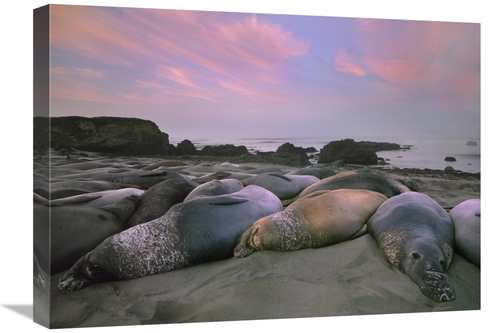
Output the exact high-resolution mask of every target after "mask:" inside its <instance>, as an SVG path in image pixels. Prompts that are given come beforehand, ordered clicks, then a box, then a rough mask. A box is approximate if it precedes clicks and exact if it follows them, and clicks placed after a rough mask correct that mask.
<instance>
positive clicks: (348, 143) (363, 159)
mask: <svg viewBox="0 0 500 333" xmlns="http://www.w3.org/2000/svg"><path fill="white" fill-rule="evenodd" d="M398 147H399V146H398ZM376 151H377V150H376V148H375V145H373V144H371V143H370V144H366V143H363V142H355V141H354V140H352V139H345V140H340V141H332V142H330V143H328V144H327V145H325V146H324V147H323V148H322V149H321V150H320V153H319V160H318V163H331V162H334V161H337V160H341V161H342V162H344V163H347V164H361V165H373V164H377V162H378V156H377V154H376Z"/></svg>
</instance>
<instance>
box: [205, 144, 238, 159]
mask: <svg viewBox="0 0 500 333" xmlns="http://www.w3.org/2000/svg"><path fill="white" fill-rule="evenodd" d="M245 154H248V149H247V147H245V146H235V145H233V144H225V145H218V146H205V147H203V148H202V149H201V151H200V152H199V155H203V156H242V155H245Z"/></svg>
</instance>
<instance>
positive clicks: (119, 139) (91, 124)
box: [33, 116, 176, 156]
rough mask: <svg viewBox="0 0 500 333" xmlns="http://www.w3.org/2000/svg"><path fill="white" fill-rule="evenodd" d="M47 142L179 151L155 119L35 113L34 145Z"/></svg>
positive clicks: (138, 151) (104, 149)
mask: <svg viewBox="0 0 500 333" xmlns="http://www.w3.org/2000/svg"><path fill="white" fill-rule="evenodd" d="M49 123H50V125H49ZM49 134H50V142H49V141H48V139H47V138H48V137H49ZM47 144H48V145H49V147H50V148H54V149H65V150H70V149H77V150H84V151H89V152H99V153H107V154H120V155H129V156H130V155H176V150H175V147H174V146H173V145H171V144H170V143H169V140H168V134H166V133H163V132H161V131H160V129H159V128H158V126H157V125H156V124H155V123H153V122H152V121H149V120H143V119H138V118H121V117H94V118H86V117H78V116H70V117H50V118H45V117H34V118H33V149H34V151H39V150H40V149H47V148H49V147H43V145H47Z"/></svg>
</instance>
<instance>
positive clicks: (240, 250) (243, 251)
mask: <svg viewBox="0 0 500 333" xmlns="http://www.w3.org/2000/svg"><path fill="white" fill-rule="evenodd" d="M253 252H254V250H252V249H250V248H249V247H248V246H246V244H245V243H243V244H240V245H238V246H236V247H235V248H234V250H233V254H234V256H235V257H236V258H245V257H248V256H249V255H250V254H252V253H253Z"/></svg>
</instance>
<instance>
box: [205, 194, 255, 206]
mask: <svg viewBox="0 0 500 333" xmlns="http://www.w3.org/2000/svg"><path fill="white" fill-rule="evenodd" d="M212 198H213V200H211V201H210V202H209V205H220V206H229V205H238V204H241V203H245V202H248V199H241V198H232V197H224V196H221V197H219V198H217V197H212Z"/></svg>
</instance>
